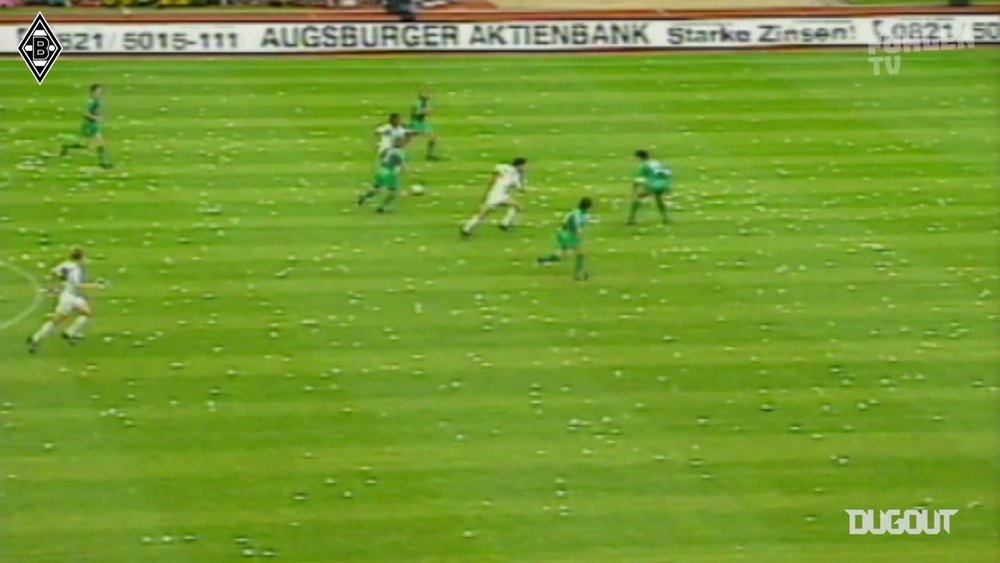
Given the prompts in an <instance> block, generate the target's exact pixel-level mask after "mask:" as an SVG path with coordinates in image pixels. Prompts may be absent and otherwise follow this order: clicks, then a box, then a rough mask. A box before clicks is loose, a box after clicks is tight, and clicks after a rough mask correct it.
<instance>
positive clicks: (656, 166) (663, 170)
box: [628, 151, 674, 225]
mask: <svg viewBox="0 0 1000 563" xmlns="http://www.w3.org/2000/svg"><path fill="white" fill-rule="evenodd" d="M635 157H636V158H637V159H639V161H640V162H641V165H640V166H639V175H638V176H637V177H636V179H635V183H634V184H633V189H634V190H635V200H633V201H632V208H631V210H630V211H629V214H628V224H629V225H635V224H636V223H635V216H636V214H637V213H638V212H639V208H640V207H642V202H643V200H645V199H648V198H650V197H652V198H653V199H654V200H655V201H656V208H657V209H659V210H660V218H661V219H662V220H663V222H664V223H669V222H670V219H669V218H667V203H666V202H665V201H663V198H664V196H666V195H667V194H669V193H670V190H671V188H672V187H673V179H674V173H673V171H671V170H670V169H669V168H667V167H666V166H664V165H663V163H662V162H660V161H658V160H653V158H651V157H650V156H649V152H648V151H636V152H635Z"/></svg>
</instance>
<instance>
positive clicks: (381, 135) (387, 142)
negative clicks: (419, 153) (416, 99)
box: [375, 113, 409, 158]
mask: <svg viewBox="0 0 1000 563" xmlns="http://www.w3.org/2000/svg"><path fill="white" fill-rule="evenodd" d="M408 133H409V131H407V129H406V127H404V126H403V119H402V117H401V116H400V115H399V114H398V113H394V114H392V115H390V116H389V121H388V122H387V123H385V124H384V125H382V126H381V127H379V128H378V129H376V130H375V137H376V138H377V139H378V156H379V158H381V157H382V154H383V153H384V152H385V151H387V150H389V149H391V148H392V147H393V146H395V143H396V139H406V136H407V134H408Z"/></svg>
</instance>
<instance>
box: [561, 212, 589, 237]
mask: <svg viewBox="0 0 1000 563" xmlns="http://www.w3.org/2000/svg"><path fill="white" fill-rule="evenodd" d="M589 220H590V216H589V215H588V214H587V212H586V211H581V210H579V209H574V210H573V211H570V212H569V214H568V215H566V219H564V220H563V223H562V230H563V232H566V233H569V234H571V235H573V236H577V237H578V236H580V235H582V234H583V228H584V227H586V226H587V222H588V221H589Z"/></svg>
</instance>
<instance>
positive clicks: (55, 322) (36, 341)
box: [27, 314, 69, 354]
mask: <svg viewBox="0 0 1000 563" xmlns="http://www.w3.org/2000/svg"><path fill="white" fill-rule="evenodd" d="M68 318H69V317H67V316H65V315H59V314H57V315H55V316H53V317H52V318H51V319H49V320H47V321H45V322H44V323H42V326H41V327H39V328H38V330H36V331H35V333H34V334H32V335H31V336H29V337H28V341H27V344H28V352H29V353H31V354H34V353H35V352H37V351H38V347H39V346H41V345H42V342H43V341H44V340H45V339H46V338H48V337H49V335H51V334H52V333H53V332H55V331H56V329H58V328H59V327H60V326H62V324H63V323H64V322H66V319H68Z"/></svg>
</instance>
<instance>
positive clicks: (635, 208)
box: [625, 184, 650, 225]
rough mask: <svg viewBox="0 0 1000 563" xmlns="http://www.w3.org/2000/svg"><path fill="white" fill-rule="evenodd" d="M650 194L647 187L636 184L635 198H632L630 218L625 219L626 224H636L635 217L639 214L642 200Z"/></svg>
mask: <svg viewBox="0 0 1000 563" xmlns="http://www.w3.org/2000/svg"><path fill="white" fill-rule="evenodd" d="M649 195H650V194H649V192H647V191H646V188H645V187H643V186H641V185H638V184H637V185H636V186H635V199H633V200H632V207H630V208H629V212H628V220H627V221H625V224H626V225H635V224H636V219H635V217H636V215H638V214H639V208H641V207H642V201H643V200H644V199H646V197H647V196H649Z"/></svg>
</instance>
